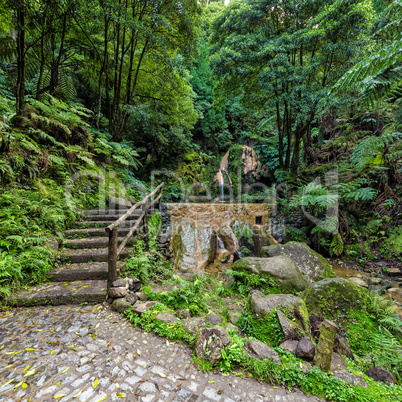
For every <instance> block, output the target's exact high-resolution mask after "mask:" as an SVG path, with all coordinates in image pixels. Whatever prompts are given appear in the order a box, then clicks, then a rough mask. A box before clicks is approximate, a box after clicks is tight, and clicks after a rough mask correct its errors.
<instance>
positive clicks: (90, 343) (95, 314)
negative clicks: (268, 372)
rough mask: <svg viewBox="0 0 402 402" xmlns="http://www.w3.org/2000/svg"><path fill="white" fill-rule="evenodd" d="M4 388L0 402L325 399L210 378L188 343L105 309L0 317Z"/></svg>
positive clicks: (36, 309) (231, 379) (27, 311)
mask: <svg viewBox="0 0 402 402" xmlns="http://www.w3.org/2000/svg"><path fill="white" fill-rule="evenodd" d="M28 366H29V367H28ZM33 370H34V371H33ZM10 380H12V382H9V381H10ZM21 382H22V383H21ZM0 383H1V384H0V401H21V402H23V401H24V402H28V401H55V400H57V401H60V402H64V401H70V400H72V401H90V402H97V401H101V400H104V401H116V400H119V401H120V400H126V401H143V402H150V401H189V402H196V401H197V402H198V401H222V402H230V401H259V400H263V401H275V402H277V401H280V402H282V401H289V402H291V401H292V402H293V401H295V402H303V401H319V399H318V398H316V397H314V396H306V395H304V394H303V393H301V392H299V391H293V392H290V391H289V390H287V389H285V388H281V387H278V388H273V387H272V386H269V385H267V384H266V383H262V382H258V381H255V380H253V379H251V378H243V379H242V378H240V377H236V376H223V375H220V374H205V373H203V372H201V371H199V370H197V368H196V367H195V366H194V365H193V363H192V351H191V350H190V349H189V348H188V347H186V346H185V345H184V344H180V343H170V344H169V345H168V344H167V342H166V340H165V339H162V338H159V337H158V336H156V335H154V334H152V333H146V332H145V331H143V330H141V329H139V328H135V327H132V326H131V325H130V324H129V323H128V321H126V320H125V319H124V318H123V317H121V316H120V315H119V314H118V313H115V312H112V311H111V310H110V308H109V306H108V305H106V304H105V305H96V306H88V305H87V306H78V307H77V306H58V307H34V308H28V309H23V308H20V309H11V310H9V311H8V312H3V313H1V314H0Z"/></svg>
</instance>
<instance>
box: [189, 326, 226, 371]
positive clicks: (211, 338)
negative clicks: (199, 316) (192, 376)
mask: <svg viewBox="0 0 402 402" xmlns="http://www.w3.org/2000/svg"><path fill="white" fill-rule="evenodd" d="M226 335H227V333H226ZM227 338H229V336H228V335H227ZM227 338H225V337H224V336H223V335H222V332H221V331H220V329H218V328H202V329H201V330H200V331H199V333H198V340H197V343H196V346H195V351H196V353H197V356H198V358H199V359H202V360H206V361H208V362H210V363H211V364H212V365H215V364H217V363H219V361H220V360H222V350H223V349H224V348H225V347H226V346H228V344H229V343H230V338H229V343H228V339H227Z"/></svg>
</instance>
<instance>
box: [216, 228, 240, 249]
mask: <svg viewBox="0 0 402 402" xmlns="http://www.w3.org/2000/svg"><path fill="white" fill-rule="evenodd" d="M218 237H219V238H220V239H221V240H222V243H223V245H224V248H225V249H226V250H227V251H229V253H230V254H232V255H233V254H234V253H235V252H236V251H237V250H239V248H240V246H239V241H238V240H237V237H236V235H235V234H234V232H233V230H232V228H231V227H230V226H229V225H222V226H221V227H220V228H219V230H218Z"/></svg>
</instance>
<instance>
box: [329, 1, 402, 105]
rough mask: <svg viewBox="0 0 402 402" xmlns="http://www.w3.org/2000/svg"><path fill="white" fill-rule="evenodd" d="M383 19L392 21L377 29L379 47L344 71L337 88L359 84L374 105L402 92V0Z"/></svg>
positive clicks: (388, 10) (362, 92)
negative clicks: (386, 97)
mask: <svg viewBox="0 0 402 402" xmlns="http://www.w3.org/2000/svg"><path fill="white" fill-rule="evenodd" d="M383 19H384V20H385V21H390V22H387V23H386V24H385V25H384V26H383V27H382V28H381V29H379V30H378V31H377V35H376V36H377V37H378V38H379V39H381V41H380V42H379V45H377V46H378V47H379V49H378V50H377V51H375V52H374V53H373V54H371V55H370V56H368V57H366V58H365V59H363V60H362V61H360V62H359V63H357V64H356V65H355V66H354V67H353V68H352V69H350V70H349V71H348V72H347V73H346V74H344V76H343V77H342V78H341V79H340V80H339V81H338V82H337V84H336V85H335V86H334V88H333V90H342V89H350V88H355V87H357V88H358V89H359V90H360V91H361V94H362V98H361V99H362V101H363V102H366V103H368V104H370V105H372V104H374V102H375V101H378V100H379V99H381V98H382V97H384V96H386V95H388V97H389V98H388V99H389V100H394V99H396V98H397V97H400V96H401V95H402V42H401V40H400V39H401V27H402V0H394V1H393V2H392V3H391V4H390V5H389V6H388V7H387V9H386V10H385V12H384V15H383Z"/></svg>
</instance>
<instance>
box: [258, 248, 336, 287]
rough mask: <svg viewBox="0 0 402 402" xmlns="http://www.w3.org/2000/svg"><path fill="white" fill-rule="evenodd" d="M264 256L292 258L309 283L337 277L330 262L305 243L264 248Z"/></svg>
mask: <svg viewBox="0 0 402 402" xmlns="http://www.w3.org/2000/svg"><path fill="white" fill-rule="evenodd" d="M262 255H263V256H265V257H275V256H279V255H283V256H287V257H290V258H291V259H292V260H293V261H294V263H295V264H296V266H297V267H298V269H299V271H300V272H301V273H302V274H303V275H304V277H305V278H306V279H307V281H308V282H309V283H314V282H316V281H319V280H321V279H324V278H333V277H335V275H334V272H333V270H332V267H331V265H330V264H329V262H328V261H327V260H326V259H325V258H324V257H323V256H322V255H321V254H318V253H317V252H315V251H314V250H312V249H311V248H310V247H309V246H308V245H307V244H305V243H297V242H289V243H286V244H277V245H273V246H269V247H263V250H262Z"/></svg>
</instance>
